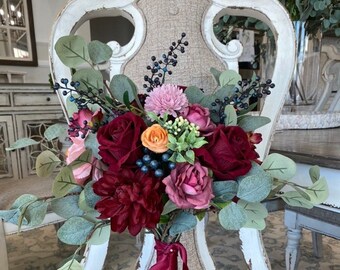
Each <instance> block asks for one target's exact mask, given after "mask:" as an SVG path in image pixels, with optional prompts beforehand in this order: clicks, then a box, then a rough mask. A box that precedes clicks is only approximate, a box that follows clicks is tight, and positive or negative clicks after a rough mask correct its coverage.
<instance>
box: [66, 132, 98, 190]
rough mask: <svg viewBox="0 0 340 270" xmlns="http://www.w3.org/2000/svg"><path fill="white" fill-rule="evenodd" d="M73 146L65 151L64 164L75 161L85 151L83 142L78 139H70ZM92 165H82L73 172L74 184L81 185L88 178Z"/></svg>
mask: <svg viewBox="0 0 340 270" xmlns="http://www.w3.org/2000/svg"><path fill="white" fill-rule="evenodd" d="M71 140H72V142H73V144H72V145H71V146H70V148H69V149H68V151H67V158H66V164H70V163H71V162H72V161H74V160H76V159H77V158H78V157H79V156H80V155H81V154H82V153H83V152H84V151H85V140H84V139H82V138H80V137H71ZM91 170H92V164H84V165H82V166H80V167H79V168H77V169H74V170H73V176H74V178H75V180H76V182H77V183H78V184H80V185H83V184H84V183H85V181H86V180H87V179H89V178H90V175H91Z"/></svg>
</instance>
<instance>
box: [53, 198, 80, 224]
mask: <svg viewBox="0 0 340 270" xmlns="http://www.w3.org/2000/svg"><path fill="white" fill-rule="evenodd" d="M78 201H79V195H67V196H65V197H61V198H57V199H53V200H52V201H51V208H52V210H53V212H55V213H56V214H57V215H59V216H61V217H63V218H65V219H68V218H70V217H74V216H82V215H83V214H84V211H83V210H82V209H80V207H79V205H78Z"/></svg>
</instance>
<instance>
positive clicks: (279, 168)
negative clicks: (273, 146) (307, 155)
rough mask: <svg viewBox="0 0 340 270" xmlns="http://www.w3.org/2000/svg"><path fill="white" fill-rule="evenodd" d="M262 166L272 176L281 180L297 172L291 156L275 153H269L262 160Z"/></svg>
mask: <svg viewBox="0 0 340 270" xmlns="http://www.w3.org/2000/svg"><path fill="white" fill-rule="evenodd" d="M261 167H262V168H263V170H265V171H266V172H267V173H269V174H270V175H271V176H272V177H274V178H278V179H281V180H289V179H291V178H292V177H293V176H294V175H295V173H296V164H295V162H294V161H293V160H291V159H290V158H288V157H286V156H283V155H280V154H277V153H273V154H270V155H268V156H267V157H266V158H265V159H264V160H263V162H262V165H261Z"/></svg>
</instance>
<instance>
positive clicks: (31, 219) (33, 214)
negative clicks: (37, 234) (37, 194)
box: [24, 201, 48, 227]
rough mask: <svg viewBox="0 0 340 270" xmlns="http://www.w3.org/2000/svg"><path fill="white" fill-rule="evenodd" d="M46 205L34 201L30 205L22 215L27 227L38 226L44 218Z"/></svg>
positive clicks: (45, 203)
mask: <svg viewBox="0 0 340 270" xmlns="http://www.w3.org/2000/svg"><path fill="white" fill-rule="evenodd" d="M47 206H48V203H47V202H46V201H36V202H34V203H32V204H30V205H29V206H28V207H27V209H26V211H25V213H24V215H25V218H26V220H27V222H28V223H27V225H29V226H31V227H35V226H38V225H40V224H41V223H42V222H43V221H44V218H45V216H46V212H47Z"/></svg>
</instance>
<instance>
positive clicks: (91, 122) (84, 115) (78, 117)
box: [69, 108, 104, 137]
mask: <svg viewBox="0 0 340 270" xmlns="http://www.w3.org/2000/svg"><path fill="white" fill-rule="evenodd" d="M103 117H104V116H103V113H102V111H101V109H100V110H97V111H96V112H94V113H93V112H92V111H91V110H90V109H88V108H86V109H80V110H79V111H78V112H76V113H73V115H72V120H71V123H70V125H69V135H70V136H71V137H78V136H81V135H82V134H83V135H85V136H86V134H87V132H88V128H92V127H93V126H95V125H97V126H99V125H100V123H101V121H102V120H103Z"/></svg>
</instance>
